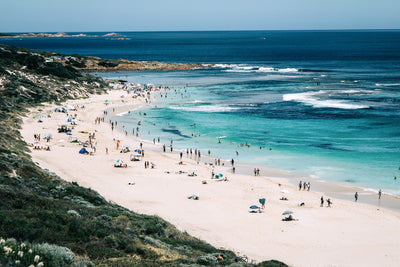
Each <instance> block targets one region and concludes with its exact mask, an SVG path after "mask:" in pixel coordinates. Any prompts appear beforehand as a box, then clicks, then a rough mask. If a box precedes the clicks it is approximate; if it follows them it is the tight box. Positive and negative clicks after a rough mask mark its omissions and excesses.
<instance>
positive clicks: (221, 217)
mask: <svg viewBox="0 0 400 267" xmlns="http://www.w3.org/2000/svg"><path fill="white" fill-rule="evenodd" d="M122 95H123V96H125V97H124V98H121V96H122ZM106 99H107V100H109V101H108V105H106V104H105V100H106ZM122 101H123V102H122ZM66 105H79V107H82V105H84V108H78V109H77V111H71V112H69V113H70V114H77V125H76V126H75V128H74V130H73V131H72V134H73V135H74V136H77V137H78V138H79V139H80V140H81V141H86V140H88V134H87V133H79V131H86V132H89V133H95V140H93V142H95V146H96V153H95V155H82V154H79V153H78V151H79V150H80V149H81V147H82V146H80V145H79V144H77V143H70V142H69V137H68V136H67V135H66V134H65V133H58V132H57V128H58V126H59V125H61V124H67V115H66V114H65V113H59V112H58V113H56V112H54V108H55V107H56V106H54V105H48V106H45V107H41V108H40V109H41V110H39V109H38V108H37V109H33V110H31V112H30V113H29V116H28V117H26V118H24V124H23V129H22V130H21V133H22V135H23V137H24V139H25V141H26V142H27V143H34V134H41V136H43V135H44V134H45V133H51V134H52V140H50V142H46V141H43V140H42V141H41V144H40V145H39V146H47V145H49V146H50V148H51V151H45V150H33V149H32V153H31V155H32V158H33V161H34V162H37V163H38V164H39V165H40V166H41V167H42V168H45V169H49V170H50V171H52V172H54V173H56V174H57V175H59V176H60V177H62V178H63V179H65V180H67V181H74V182H77V183H78V184H79V185H81V186H84V187H90V188H92V189H94V190H96V191H97V192H99V193H100V194H101V195H102V196H104V197H105V198H106V199H107V200H109V201H113V202H115V203H118V204H120V205H122V206H124V207H126V208H129V209H130V210H133V211H135V212H138V213H144V214H149V215H158V216H160V217H162V218H163V219H165V220H167V221H169V222H171V223H172V224H174V225H176V226H177V227H178V228H179V229H180V230H182V231H187V232H188V233H189V234H191V235H193V236H195V237H198V238H200V239H202V240H205V241H206V242H209V243H210V244H212V245H214V246H216V247H217V248H225V249H230V250H233V251H235V252H237V253H238V254H239V255H246V256H248V257H249V259H251V260H254V261H257V262H259V261H263V260H270V259H276V260H280V261H282V262H285V263H286V264H288V265H290V266H399V263H400V253H399V249H400V231H399V229H400V213H399V212H396V211H392V210H388V209H384V208H381V207H378V206H374V205H367V204H363V203H355V202H352V201H346V200H341V199H333V198H331V201H332V203H333V204H332V207H327V203H326V199H327V197H326V196H325V203H324V206H323V207H320V197H321V195H322V194H321V193H319V192H314V191H312V190H311V191H303V190H301V191H299V190H298V188H297V187H296V186H293V185H291V184H290V183H289V181H288V180H287V179H285V177H287V175H288V174H287V173H284V172H280V171H275V170H263V172H262V175H261V176H253V175H251V174H249V175H243V174H232V173H231V171H230V168H229V167H228V166H230V164H226V166H225V167H224V166H214V167H212V166H210V165H209V164H207V165H205V164H204V163H203V162H201V163H200V164H197V163H196V161H195V160H194V159H190V157H189V158H188V157H187V156H186V154H185V153H184V155H183V158H182V161H183V164H182V165H180V164H178V163H179V161H180V159H179V154H177V153H170V152H169V150H168V149H167V152H166V153H163V152H162V147H161V144H163V143H162V142H163V140H162V141H161V143H160V144H156V145H153V144H152V143H151V142H143V149H144V150H145V155H144V158H143V160H142V161H130V160H129V157H130V153H120V151H119V150H120V149H121V147H122V146H123V145H129V146H130V149H131V150H132V149H136V148H139V143H140V142H141V141H140V139H138V138H136V137H134V136H132V134H131V133H128V134H127V135H125V133H124V132H121V131H116V130H114V131H112V130H111V125H110V124H109V123H108V121H105V122H101V123H100V124H95V119H96V117H103V111H104V110H105V109H106V108H108V109H109V110H110V112H111V111H112V107H115V112H116V113H121V112H124V111H128V110H133V109H135V108H137V107H139V106H141V105H146V103H145V101H144V99H143V98H139V99H133V98H132V97H130V95H127V94H126V92H124V91H120V90H115V91H109V93H108V94H105V95H93V96H91V97H90V98H88V99H80V100H75V101H68V102H67V104H66ZM66 105H64V106H66ZM39 115H45V116H47V115H50V116H51V117H45V118H42V121H43V122H42V123H38V116H39ZM109 115H110V114H109ZM139 138H140V137H139ZM116 140H120V149H119V150H117V149H116V145H117V142H116ZM164 141H165V140H164ZM168 144H169V143H168ZM168 144H167V145H168ZM106 148H108V154H107V153H106ZM157 151H159V152H157ZM117 159H121V160H123V161H124V162H125V163H127V165H128V167H127V168H115V167H114V163H115V160H117ZM145 161H149V162H154V163H155V165H156V166H155V168H145V167H144V162H145ZM210 162H213V160H210ZM194 169H195V170H196V171H195V172H196V174H197V176H188V173H190V172H191V170H194ZM213 169H214V171H215V173H223V174H224V177H227V179H228V180H227V181H224V179H211V172H212V170H213ZM202 181H206V182H207V183H206V184H203V183H202ZM282 190H286V191H283V192H286V193H283V192H282ZM194 193H197V194H198V196H199V200H192V199H188V196H190V195H192V194H194ZM281 197H286V198H287V199H288V200H287V201H285V200H280V198H281ZM384 197H385V196H384ZM260 198H265V199H266V205H265V209H263V210H262V211H263V212H262V213H250V212H249V211H250V209H249V207H250V206H251V205H260V204H259V203H258V200H259V199H260ZM303 202H304V203H305V205H304V206H299V204H300V203H303ZM286 210H290V211H293V214H292V216H293V217H294V218H296V219H298V220H296V221H282V219H283V218H284V217H285V216H283V215H282V213H283V212H284V211H286Z"/></svg>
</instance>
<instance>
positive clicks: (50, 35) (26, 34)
mask: <svg viewBox="0 0 400 267" xmlns="http://www.w3.org/2000/svg"><path fill="white" fill-rule="evenodd" d="M0 37H58V38H59V37H124V35H122V34H120V33H115V32H111V33H107V34H104V35H90V34H84V33H79V34H68V33H65V32H57V33H32V32H30V33H23V34H8V33H0Z"/></svg>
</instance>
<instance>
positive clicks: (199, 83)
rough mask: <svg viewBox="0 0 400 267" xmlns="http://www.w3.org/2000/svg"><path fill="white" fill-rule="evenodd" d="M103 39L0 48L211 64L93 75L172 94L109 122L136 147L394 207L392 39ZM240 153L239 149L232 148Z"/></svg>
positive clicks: (397, 96)
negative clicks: (304, 179)
mask: <svg viewBox="0 0 400 267" xmlns="http://www.w3.org/2000/svg"><path fill="white" fill-rule="evenodd" d="M90 34H91V35H93V34H94V33H90ZM102 34H104V33H98V35H99V37H93V38H0V43H4V44H9V45H16V46H20V47H27V48H33V49H42V50H47V51H55V52H60V53H70V54H74V53H76V54H82V55H91V56H99V57H104V58H115V59H117V58H125V59H131V60H139V61H151V60H158V61H162V62H204V63H214V64H217V65H216V67H213V68H209V69H206V70H195V71H182V72H174V71H172V72H127V73H117V74H111V73H109V74H101V75H102V76H105V77H113V78H119V79H126V80H128V81H129V82H135V83H142V84H143V83H153V84H155V85H170V86H173V87H174V88H176V89H177V94H176V95H175V92H174V91H171V92H169V93H168V98H167V99H166V98H165V96H164V97H163V98H161V97H160V96H159V97H158V99H157V100H156V101H154V102H153V103H152V105H151V106H149V107H148V108H147V109H145V110H142V111H141V112H142V113H141V114H143V113H146V117H144V116H143V115H140V114H139V113H138V112H131V114H126V115H124V116H119V117H118V120H120V121H121V123H119V125H121V124H122V123H123V124H125V125H126V127H127V128H128V129H130V128H136V127H137V122H138V120H141V121H142V126H141V127H140V128H141V129H140V136H141V137H142V138H146V139H149V140H152V139H153V138H157V137H161V140H162V142H165V143H166V144H169V143H170V141H171V140H173V142H174V146H175V147H176V148H182V149H185V148H193V149H194V148H198V149H200V150H201V151H202V154H203V155H206V154H207V150H208V149H210V150H211V155H212V156H215V157H221V158H226V159H230V158H234V159H235V160H236V161H239V162H242V163H252V164H259V165H262V166H268V167H272V168H277V169H284V170H289V171H293V173H294V176H296V175H312V176H313V177H316V178H319V179H321V180H326V181H333V182H339V183H344V184H348V185H356V186H361V187H364V188H370V189H372V190H378V189H380V188H382V190H383V191H384V192H387V193H391V194H394V195H397V196H400V178H399V179H397V181H395V180H394V179H393V177H394V176H400V170H399V166H400V31H398V30H392V31H384V30H380V31H378V30H376V31H238V32H235V31H232V32H123V33H122V34H123V35H124V38H117V39H116V38H106V37H100V35H102ZM185 90H186V92H185ZM181 94H182V95H181ZM155 105H157V106H158V108H154V106H155ZM154 124H156V125H154ZM192 134H193V136H192ZM218 137H220V140H221V143H218ZM246 142H248V143H249V144H250V145H251V146H250V147H249V148H248V147H246V146H240V144H244V143H246ZM260 147H261V149H260ZM236 151H238V153H239V156H237V155H236Z"/></svg>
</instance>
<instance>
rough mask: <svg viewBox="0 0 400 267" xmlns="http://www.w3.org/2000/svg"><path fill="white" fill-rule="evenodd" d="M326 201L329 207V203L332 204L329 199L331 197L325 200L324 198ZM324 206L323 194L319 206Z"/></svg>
mask: <svg viewBox="0 0 400 267" xmlns="http://www.w3.org/2000/svg"><path fill="white" fill-rule="evenodd" d="M326 203H327V207H329V208H330V207H331V205H332V201H331V199H330V198H328V199H327V200H326ZM323 206H324V196H321V206H320V207H323Z"/></svg>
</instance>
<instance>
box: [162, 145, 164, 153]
mask: <svg viewBox="0 0 400 267" xmlns="http://www.w3.org/2000/svg"><path fill="white" fill-rule="evenodd" d="M162 148H163V152H165V144H163V146H162Z"/></svg>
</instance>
